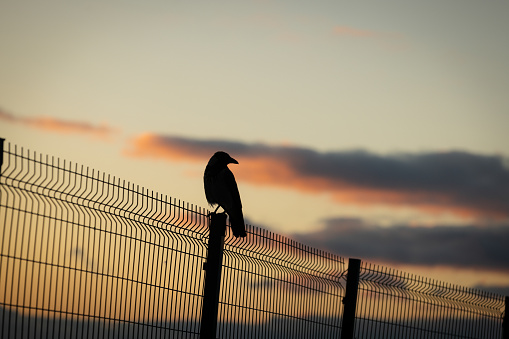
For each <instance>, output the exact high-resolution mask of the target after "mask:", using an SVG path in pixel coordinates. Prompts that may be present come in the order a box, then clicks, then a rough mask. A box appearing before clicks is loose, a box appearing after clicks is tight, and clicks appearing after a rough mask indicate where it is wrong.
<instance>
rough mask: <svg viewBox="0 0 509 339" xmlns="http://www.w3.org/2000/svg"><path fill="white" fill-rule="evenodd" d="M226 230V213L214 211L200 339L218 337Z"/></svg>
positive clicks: (210, 224)
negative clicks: (218, 315)
mask: <svg viewBox="0 0 509 339" xmlns="http://www.w3.org/2000/svg"><path fill="white" fill-rule="evenodd" d="M225 231H226V214H225V213H220V214H216V213H212V214H211V215H210V223H209V243H208V250H207V261H206V262H205V263H204V267H203V269H204V270H205V287H204V291H203V305H202V310H201V328H200V339H216V329H217V313H218V307H219V290H220V287H221V267H222V263H223V247H224V235H225Z"/></svg>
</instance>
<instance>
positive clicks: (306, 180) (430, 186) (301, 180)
mask: <svg viewBox="0 0 509 339" xmlns="http://www.w3.org/2000/svg"><path fill="white" fill-rule="evenodd" d="M218 150H224V151H227V152H229V153H230V154H231V155H232V156H233V157H234V158H236V159H237V160H238V161H239V162H240V164H241V165H240V166H238V167H234V168H233V171H234V172H235V175H236V177H237V178H238V180H240V181H245V182H250V183H252V184H256V185H267V186H275V187H280V188H289V189H294V190H298V191H301V192H306V193H313V194H315V193H326V194H329V195H330V196H331V197H332V198H333V199H334V200H335V201H338V202H339V203H344V204H357V205H391V206H406V207H408V206H410V207H414V208H418V209H421V210H424V211H426V212H427V213H433V214H435V213H444V212H448V213H454V214H456V215H458V216H488V217H495V218H507V217H508V216H509V193H508V192H509V170H507V169H506V168H505V167H503V164H502V159H500V158H497V157H490V156H481V155H474V154H469V153H465V152H450V153H425V154H410V155H409V154H407V155H388V156H378V155H374V154H370V153H366V152H329V153H319V152H316V151H314V150H311V149H305V148H298V147H291V146H267V145H262V144H244V143H240V142H229V141H222V140H196V139H188V138H179V137H172V136H161V135H156V134H151V133H145V134H142V135H139V136H137V137H135V138H133V139H132V140H131V144H130V148H129V149H128V150H127V151H126V154H127V155H129V156H133V157H152V158H162V159H167V160H170V161H179V162H180V161H189V162H200V163H203V164H205V163H206V162H207V161H208V158H209V157H210V156H211V154H213V153H214V152H216V151H218Z"/></svg>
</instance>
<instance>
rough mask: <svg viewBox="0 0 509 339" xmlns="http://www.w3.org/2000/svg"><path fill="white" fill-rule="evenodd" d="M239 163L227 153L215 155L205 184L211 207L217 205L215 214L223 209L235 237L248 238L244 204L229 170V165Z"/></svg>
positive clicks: (204, 180)
mask: <svg viewBox="0 0 509 339" xmlns="http://www.w3.org/2000/svg"><path fill="white" fill-rule="evenodd" d="M238 163H239V162H238V161H237V160H235V159H233V158H232V157H231V156H230V155H229V154H228V153H226V152H223V151H218V152H216V153H214V155H213V156H212V157H211V158H210V160H209V162H208V163H207V166H206V167H205V173H204V174H203V184H204V188H205V197H206V198H207V202H208V203H209V204H210V205H211V206H214V205H217V208H216V210H215V211H214V213H215V212H216V211H217V210H218V208H219V207H221V208H222V209H223V210H224V211H225V212H226V213H227V214H228V216H229V217H230V225H231V228H232V232H233V235H234V236H235V237H236V238H238V237H241V238H243V237H245V236H246V229H245V224H244V215H243V213H242V202H241V201H240V194H239V189H238V187H237V182H236V181H235V177H234V176H233V173H232V172H231V171H230V169H229V168H228V164H238Z"/></svg>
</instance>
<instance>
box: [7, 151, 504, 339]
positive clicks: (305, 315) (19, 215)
mask: <svg viewBox="0 0 509 339" xmlns="http://www.w3.org/2000/svg"><path fill="white" fill-rule="evenodd" d="M3 161H4V164H3V165H2V167H1V177H0V194H1V195H0V336H1V337H2V338H162V337H164V338H199V337H200V319H201V317H202V303H203V297H204V295H203V293H204V292H203V290H204V271H203V264H204V261H205V260H206V257H207V240H208V234H209V233H208V232H209V230H208V214H209V212H208V211H207V210H205V209H203V208H200V207H197V206H193V205H190V204H187V203H184V202H182V201H179V200H176V199H172V198H168V197H166V196H163V195H160V194H158V193H154V192H153V191H148V190H146V189H144V188H140V187H138V186H136V185H133V184H131V183H128V182H125V181H123V180H121V179H119V178H116V177H114V176H110V175H107V174H105V173H102V172H98V171H95V170H91V169H89V168H86V167H83V166H79V165H77V164H73V163H70V162H66V161H61V160H59V159H57V158H54V157H49V156H43V155H40V154H36V153H33V152H29V151H26V150H24V149H22V148H18V147H17V146H12V145H8V146H7V148H6V149H5V150H4V151H3ZM247 232H248V237H247V238H243V239H236V238H234V237H232V236H231V235H229V233H228V235H227V236H226V238H225V242H224V253H223V254H224V256H223V262H222V279H221V289H220V297H219V310H218V328H217V333H216V337H218V338H288V337H291V338H309V337H319V338H340V337H341V335H342V333H341V329H342V320H343V304H342V302H343V298H344V297H345V284H346V278H345V277H346V275H347V265H346V264H345V262H344V260H343V258H341V257H339V256H337V255H334V254H331V253H328V252H325V251H322V250H318V249H314V248H311V247H308V246H305V245H303V244H300V243H297V242H295V241H293V240H291V239H289V238H286V237H283V236H281V235H278V234H275V233H272V232H269V231H267V230H264V229H261V228H257V227H252V226H248V227H247ZM359 280H360V283H359V290H358V292H359V296H358V299H357V303H358V306H357V320H356V321H357V322H356V327H355V337H356V338H373V337H376V338H435V337H436V338H446V337H447V338H453V337H454V338H498V337H501V324H502V320H501V314H502V309H503V306H504V303H503V299H502V297H501V296H497V295H492V294H487V293H484V292H480V291H474V290H470V289H464V288H459V287H451V286H450V285H447V284H443V283H438V282H431V281H430V280H426V279H421V278H417V277H414V276H411V275H406V274H404V273H396V272H395V271H392V270H387V269H379V268H375V266H372V265H363V266H362V269H361V274H360V279H359Z"/></svg>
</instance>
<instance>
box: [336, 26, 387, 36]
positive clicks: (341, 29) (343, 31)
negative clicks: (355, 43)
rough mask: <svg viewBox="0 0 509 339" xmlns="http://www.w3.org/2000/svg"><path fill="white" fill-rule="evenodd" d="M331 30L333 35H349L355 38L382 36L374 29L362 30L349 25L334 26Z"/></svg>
mask: <svg viewBox="0 0 509 339" xmlns="http://www.w3.org/2000/svg"><path fill="white" fill-rule="evenodd" d="M333 32H334V34H335V35H340V36H349V37H355V38H376V37H382V36H384V35H383V34H381V33H378V32H375V31H369V30H362V29H357V28H353V27H349V26H335V27H334V29H333Z"/></svg>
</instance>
